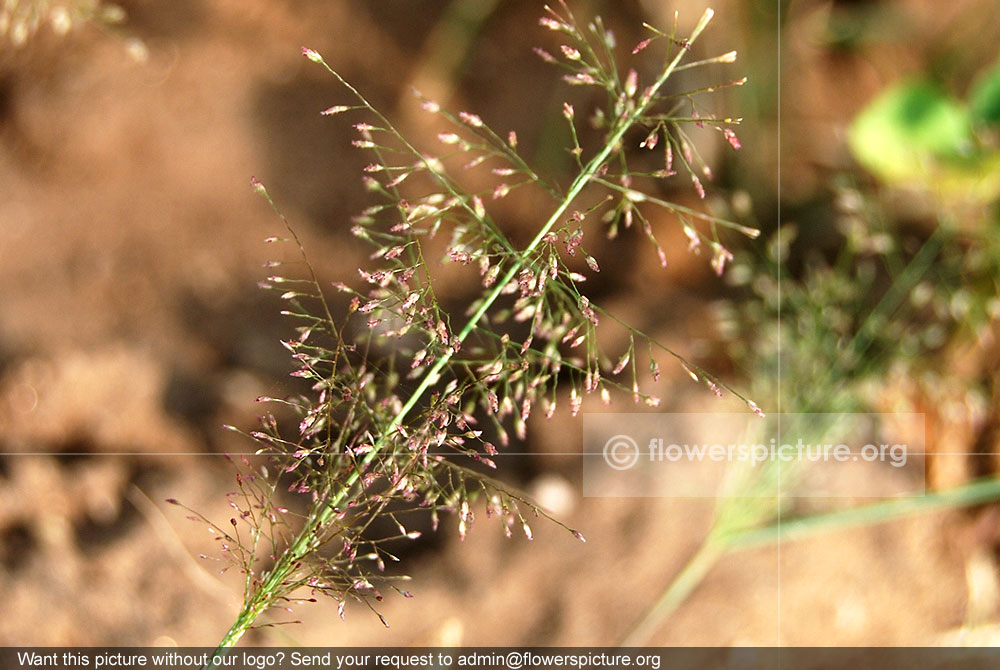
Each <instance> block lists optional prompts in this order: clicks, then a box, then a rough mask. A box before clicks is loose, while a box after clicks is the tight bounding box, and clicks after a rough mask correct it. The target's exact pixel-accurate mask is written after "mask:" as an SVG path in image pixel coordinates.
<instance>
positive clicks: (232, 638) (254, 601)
mask: <svg viewBox="0 0 1000 670" xmlns="http://www.w3.org/2000/svg"><path fill="white" fill-rule="evenodd" d="M711 17H712V14H711V12H706V13H705V15H704V16H703V17H702V19H701V21H700V22H699V23H698V25H697V27H696V28H695V29H694V31H693V32H692V34H691V37H690V38H689V39H688V42H689V43H693V42H694V41H695V39H697V37H698V35H700V34H701V32H702V31H703V30H704V29H705V26H707V25H708V21H709V20H710V19H711ZM685 53H686V51H685V50H683V49H681V50H680V51H679V52H678V53H677V55H676V56H675V57H674V59H673V60H672V61H671V62H670V64H669V65H668V66H667V67H666V68H665V69H664V71H663V73H662V74H661V75H660V77H659V78H658V79H657V80H656V83H655V84H653V86H652V88H651V89H650V91H649V92H648V94H646V95H644V97H643V100H641V101H640V104H637V105H636V107H635V109H633V110H632V111H631V112H629V113H628V114H626V115H624V116H623V117H622V118H621V120H620V122H619V123H618V125H617V126H616V128H615V130H614V131H613V132H612V133H611V134H610V135H609V136H608V138H607V139H606V141H605V143H604V146H603V147H602V148H601V150H600V151H599V152H598V153H597V155H595V156H594V157H593V158H592V159H591V160H590V161H589V162H588V163H587V164H586V165H585V166H584V167H583V169H582V170H581V171H580V173H579V174H578V175H577V177H576V178H575V179H574V180H573V184H572V185H571V186H570V188H569V190H568V191H567V193H566V196H565V198H564V199H563V200H562V202H561V203H560V204H559V206H558V207H557V208H556V210H555V211H554V212H552V214H551V215H550V216H549V218H548V220H547V221H546V222H545V225H543V226H542V227H541V229H540V230H539V231H538V233H537V234H536V235H535V237H534V239H532V240H531V242H530V243H529V244H528V246H527V247H525V248H524V250H523V251H522V252H521V253H520V254H519V255H518V257H517V259H516V260H515V262H514V263H513V264H512V265H511V267H510V269H509V270H507V272H506V274H505V275H504V276H503V277H502V278H501V279H500V280H499V281H498V282H497V283H496V285H495V287H494V288H493V289H492V290H491V291H490V293H489V294H488V295H487V296H486V298H485V299H484V300H483V301H482V303H481V304H480V305H479V307H478V308H477V309H476V311H475V312H474V313H473V314H472V316H471V317H470V318H469V321H468V322H467V323H466V324H465V326H464V327H463V328H462V330H461V331H459V333H458V334H457V335H455V339H456V340H457V341H458V342H459V343H462V342H464V341H465V340H466V338H468V336H469V335H470V334H471V333H472V331H473V330H475V328H476V327H477V325H478V323H479V321H480V319H482V318H483V316H484V315H485V314H486V312H487V311H488V310H489V309H490V307H492V306H493V304H494V303H495V302H496V300H497V299H498V298H499V297H500V294H501V293H502V291H503V288H504V287H505V286H506V285H507V284H508V283H510V281H511V280H513V279H514V277H515V276H516V275H517V273H518V271H519V270H520V269H521V268H522V267H523V266H524V264H525V263H526V262H527V260H528V259H529V258H530V256H531V254H532V253H533V252H534V251H535V249H537V248H538V246H539V245H540V244H541V243H542V240H543V239H544V238H545V236H546V235H548V234H549V232H550V231H551V230H552V229H553V228H554V227H555V226H556V224H558V223H559V221H560V220H562V218H563V216H565V214H566V211H567V210H568V209H569V207H570V205H571V204H572V203H573V201H574V200H575V199H576V198H577V197H578V196H579V195H580V193H581V192H582V191H583V189H584V188H585V187H586V186H587V185H588V184H589V183H590V182H591V180H592V179H593V178H594V177H595V176H596V175H597V173H598V171H599V170H600V168H601V166H602V165H603V164H604V162H605V161H607V160H608V158H609V157H610V156H611V155H612V154H613V153H614V152H615V151H617V150H619V148H620V147H619V145H620V143H621V140H622V138H623V137H624V136H625V133H626V132H627V131H628V130H629V129H630V128H631V127H632V126H633V125H634V124H635V123H636V122H637V121H638V120H639V119H640V118H642V117H643V116H644V115H645V113H646V111H647V110H648V109H649V108H650V107H651V106H652V104H653V102H654V101H655V100H656V93H657V92H658V91H659V90H660V88H662V87H663V85H664V84H665V83H666V81H667V79H669V78H670V76H671V74H673V72H674V71H675V69H676V68H677V66H678V64H679V63H680V61H681V59H682V58H683V56H684V55H685ZM323 65H324V66H326V63H323ZM326 67H327V69H328V70H330V72H332V73H333V74H334V76H336V77H337V79H339V80H340V81H341V82H342V83H343V84H344V85H345V86H346V87H347V88H348V89H349V90H351V91H352V93H354V95H356V96H357V97H358V98H360V99H361V100H362V101H363V102H364V103H365V105H366V106H367V107H369V109H373V108H372V107H371V106H370V105H369V104H368V103H367V101H365V100H364V98H363V97H362V96H361V94H360V93H359V92H358V91H357V90H356V89H355V88H354V87H353V86H351V85H350V84H348V83H347V82H346V81H345V80H343V79H342V78H341V77H340V75H339V74H337V73H336V72H335V71H333V70H332V69H330V68H329V66H326ZM453 355H454V349H451V348H449V349H448V350H446V352H445V353H444V354H443V355H442V356H441V357H440V358H439V359H438V360H437V362H436V363H435V364H434V366H433V367H432V368H431V369H430V370H429V371H428V372H427V374H425V375H424V377H423V380H422V381H421V382H420V384H419V385H418V386H417V388H416V389H414V391H413V393H412V394H411V395H410V397H409V399H408V400H407V402H406V404H404V405H403V407H402V408H401V409H400V410H399V412H398V413H397V414H396V416H395V417H393V419H392V421H391V422H390V423H389V425H388V426H387V427H386V428H385V429H384V430H383V431H382V432H381V434H380V435H379V439H378V441H377V442H376V444H375V445H374V448H373V449H372V450H371V451H370V452H368V453H367V454H366V455H365V457H364V458H363V459H362V460H361V462H360V464H359V466H358V467H357V468H356V469H355V470H354V471H353V472H352V474H351V475H350V476H349V477H347V479H346V480H345V481H343V482H342V483H341V486H340V488H339V490H338V492H337V493H336V494H335V495H334V496H333V497H332V498H330V499H326V500H320V501H319V502H318V503H316V506H315V507H314V508H313V513H312V514H310V516H309V521H308V522H307V523H306V525H305V527H304V528H303V529H302V531H301V532H300V533H299V534H298V535H297V536H296V538H295V540H294V541H293V542H292V543H291V545H290V546H289V547H288V549H287V550H286V551H285V552H284V553H283V554H282V555H281V556H280V557H279V558H278V560H277V562H276V563H275V564H274V567H273V568H272V569H271V571H270V572H269V573H267V574H266V575H264V578H263V580H262V582H261V584H260V586H259V587H258V588H257V589H256V590H255V591H254V592H253V593H250V594H248V595H247V598H246V600H245V603H244V606H243V609H242V610H241V611H240V613H239V615H238V616H237V618H236V621H235V622H234V623H233V625H232V627H231V628H230V629H229V631H228V632H227V633H226V634H225V636H224V637H223V638H222V640H221V641H220V642H219V645H218V648H217V649H216V653H219V654H224V653H226V650H227V649H229V648H231V647H233V646H235V645H236V643H237V642H239V640H240V638H241V637H243V635H244V633H246V631H247V630H249V629H250V627H251V626H252V625H253V623H254V621H256V619H257V617H258V616H259V615H260V614H261V613H262V612H264V611H266V610H267V609H268V608H269V607H270V606H271V604H272V603H273V600H274V599H275V597H276V596H277V594H278V593H279V592H281V591H283V590H285V588H286V587H287V584H286V580H287V579H288V578H289V577H290V576H291V575H292V574H293V573H294V572H295V570H296V569H297V568H298V566H299V565H300V563H301V562H302V560H303V559H304V558H305V557H306V556H307V555H308V554H309V553H311V552H312V551H313V550H315V549H316V546H317V543H318V534H317V530H318V529H320V528H322V527H323V526H324V525H325V524H326V523H328V522H329V521H330V519H331V518H332V517H333V515H334V513H335V511H336V508H337V507H338V506H339V505H340V504H341V503H342V502H343V501H344V499H345V498H346V497H347V495H348V494H349V493H350V491H351V489H352V488H353V487H354V485H355V484H356V483H357V482H358V479H359V478H360V476H361V472H362V471H363V470H364V467H365V466H366V465H368V464H369V463H371V461H372V460H374V459H375V458H376V457H377V456H378V454H379V453H380V452H381V451H382V450H383V449H384V448H385V446H386V444H387V443H388V441H389V440H390V437H391V436H392V435H393V434H394V433H395V432H396V429H397V428H398V427H399V426H400V425H401V424H402V423H403V421H404V419H406V417H407V416H408V415H409V414H410V412H411V411H412V410H413V408H414V407H416V405H417V403H418V402H419V401H420V399H421V398H422V397H423V395H424V393H425V392H426V391H427V390H428V389H429V388H430V387H431V385H433V384H434V383H436V382H437V379H438V376H439V374H440V372H441V371H442V370H443V369H444V368H445V366H446V365H448V362H449V361H450V360H451V357H452V356H453ZM213 667H214V666H213V665H212V664H211V663H210V664H209V665H208V666H207V669H208V670H211V669H212V668H213Z"/></svg>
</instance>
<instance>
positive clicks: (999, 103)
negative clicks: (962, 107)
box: [969, 61, 1000, 126]
mask: <svg viewBox="0 0 1000 670" xmlns="http://www.w3.org/2000/svg"><path fill="white" fill-rule="evenodd" d="M969 115H970V116H971V117H972V121H973V123H976V124H982V125H993V126H996V125H1000V61H997V63H996V65H994V66H993V67H992V68H991V69H989V70H987V71H986V72H984V73H983V74H982V75H980V77H979V78H978V79H977V80H976V83H975V85H974V86H973V89H972V92H971V93H970V95H969Z"/></svg>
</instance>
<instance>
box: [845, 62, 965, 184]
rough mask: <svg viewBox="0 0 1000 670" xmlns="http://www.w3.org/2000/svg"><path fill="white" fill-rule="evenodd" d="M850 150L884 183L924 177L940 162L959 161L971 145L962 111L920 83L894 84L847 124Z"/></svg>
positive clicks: (942, 95) (931, 85) (934, 87)
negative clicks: (852, 121) (849, 124)
mask: <svg viewBox="0 0 1000 670" xmlns="http://www.w3.org/2000/svg"><path fill="white" fill-rule="evenodd" d="M848 141H849V143H850V147H851V151H852V152H853V153H854V156H855V157H856V158H857V159H858V162H860V163H861V164H862V165H863V166H864V167H865V168H867V169H868V170H870V171H871V172H872V173H873V174H875V175H876V176H877V177H880V178H882V179H884V180H886V181H889V182H894V181H912V180H914V179H920V180H922V179H926V178H927V177H931V176H933V175H934V173H936V172H937V171H938V168H939V167H940V166H941V165H942V164H948V163H951V164H956V163H962V162H964V161H966V160H967V159H968V158H970V155H971V153H972V147H973V136H972V128H971V124H970V123H969V118H968V113H967V112H966V110H965V109H964V108H963V107H962V106H961V105H959V104H958V103H956V102H954V101H953V100H951V99H950V98H949V97H948V96H947V95H945V94H944V93H943V92H942V91H941V90H940V89H939V88H937V87H936V86H935V85H933V84H931V83H929V82H926V81H911V82H904V83H901V84H897V85H895V86H893V87H891V88H889V89H888V90H886V91H885V92H884V93H882V94H881V95H880V96H878V97H877V98H876V99H875V100H874V101H872V102H871V103H870V104H869V105H868V107H866V108H865V109H864V110H863V111H862V112H861V113H860V114H859V115H858V116H857V118H856V119H855V120H854V123H853V124H852V125H851V128H850V131H849V136H848Z"/></svg>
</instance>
